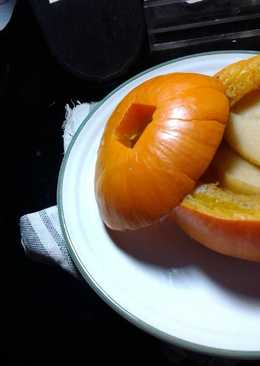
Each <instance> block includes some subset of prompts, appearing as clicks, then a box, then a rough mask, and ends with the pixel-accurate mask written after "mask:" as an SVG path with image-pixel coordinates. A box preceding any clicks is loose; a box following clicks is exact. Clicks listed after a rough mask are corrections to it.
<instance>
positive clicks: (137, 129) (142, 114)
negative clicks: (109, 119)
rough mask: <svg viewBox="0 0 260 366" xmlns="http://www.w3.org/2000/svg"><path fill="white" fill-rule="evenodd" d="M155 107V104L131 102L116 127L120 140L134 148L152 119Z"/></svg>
mask: <svg viewBox="0 0 260 366" xmlns="http://www.w3.org/2000/svg"><path fill="white" fill-rule="evenodd" d="M155 109H156V107H155V106H154V105H147V104H140V103H133V104H131V105H130V107H129V108H128V109H127V111H126V113H125V114H124V117H123V118H122V120H121V122H120V123H119V125H118V127H117V129H116V135H117V138H118V140H119V141H120V142H121V143H122V144H124V145H125V146H126V147H129V148H133V147H134V146H135V144H136V143H137V141H138V140H139V138H140V136H141V135H142V133H143V132H144V130H145V128H146V127H147V125H148V124H149V123H150V122H151V121H152V117H153V113H154V111H155Z"/></svg>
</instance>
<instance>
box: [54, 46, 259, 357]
mask: <svg viewBox="0 0 260 366" xmlns="http://www.w3.org/2000/svg"><path fill="white" fill-rule="evenodd" d="M234 53H242V54H249V55H250V54H251V55H252V54H255V55H257V54H260V51H256V50H220V51H209V52H199V53H195V54H191V55H187V56H183V57H177V58H174V59H170V60H167V61H165V62H162V63H159V64H157V65H155V66H153V67H150V68H148V69H145V70H143V71H142V72H140V73H138V74H136V75H134V76H133V77H131V78H129V79H127V80H126V81H125V82H123V83H121V84H120V85H119V86H117V87H116V88H115V89H113V90H112V91H111V92H110V93H109V94H108V95H106V96H105V97H104V98H103V99H102V100H101V101H99V102H97V104H96V105H95V107H94V108H93V109H92V110H91V111H90V112H89V114H88V115H87V117H86V118H85V119H84V120H83V121H82V123H81V124H80V126H79V128H78V129H77V131H76V133H75V134H74V136H73V137H72V139H71V141H70V144H69V146H68V148H67V150H66V152H65V154H64V156H63V160H62V163H61V166H60V170H59V175H58V183H57V193H56V194H57V196H56V197H57V207H58V216H59V221H60V226H61V230H62V234H63V237H64V239H65V245H66V248H67V250H68V252H69V254H70V256H71V258H72V260H73V262H74V264H75V266H76V268H77V270H78V271H79V272H80V274H81V275H82V277H83V278H84V280H85V281H86V282H87V283H88V284H89V285H90V287H91V288H92V289H93V290H94V291H95V292H96V293H97V295H98V296H99V297H101V299H102V300H103V301H104V302H105V303H106V304H108V305H109V306H110V307H111V308H112V309H113V310H115V311H116V312H117V313H119V314H120V315H121V316H122V317H123V318H124V319H126V320H128V321H129V322H131V323H132V324H134V325H135V326H137V327H138V328H140V329H142V330H143V331H145V332H147V333H148V334H150V335H152V336H155V337H156V338H158V339H159V340H163V341H166V342H167V343H169V344H170V345H171V344H172V345H176V346H179V347H182V348H185V349H187V350H190V351H195V352H200V353H205V354H210V355H215V356H220V357H229V358H240V359H260V350H259V351H238V350H229V349H221V348H217V347H210V346H205V345H201V344H199V343H195V342H190V341H186V340H184V339H181V338H179V337H176V336H173V335H170V334H168V333H166V332H164V331H161V330H159V329H157V328H155V327H153V326H152V325H150V324H148V323H146V322H145V321H143V320H142V319H139V318H138V317H136V316H135V315H134V314H132V313H130V312H128V311H127V310H126V309H124V308H123V307H122V306H121V305H120V304H119V303H117V302H116V301H115V300H114V299H113V298H111V296H110V295H109V294H108V293H107V292H106V291H105V290H104V289H102V288H101V286H100V285H99V284H98V283H97V282H96V280H95V279H94V278H93V277H92V275H91V273H90V272H88V271H87V269H84V266H83V264H82V261H81V259H80V258H79V257H78V255H77V253H76V252H75V250H74V246H73V241H72V239H71V238H70V235H69V232H68V228H67V225H66V221H65V214H64V209H63V200H62V191H63V182H64V175H65V170H66V166H67V162H68V159H69V156H70V152H71V150H72V148H73V146H74V144H75V142H76V140H77V138H78V136H79V135H80V133H81V131H82V129H83V128H84V127H85V125H86V124H87V122H88V121H89V119H90V118H91V117H92V115H93V114H94V113H95V112H96V111H97V110H98V109H99V108H100V106H101V105H102V104H104V103H105V102H106V101H107V100H108V99H109V98H110V97H111V96H112V95H114V94H115V93H116V92H117V91H118V90H120V89H121V88H123V87H124V86H126V85H127V84H129V83H131V82H132V81H134V80H136V79H138V78H139V77H141V76H143V75H145V74H146V73H148V72H150V71H153V70H156V69H159V68H161V67H162V66H166V65H169V64H174V63H176V62H179V61H181V60H187V59H190V58H196V57H201V56H205V55H220V54H234Z"/></svg>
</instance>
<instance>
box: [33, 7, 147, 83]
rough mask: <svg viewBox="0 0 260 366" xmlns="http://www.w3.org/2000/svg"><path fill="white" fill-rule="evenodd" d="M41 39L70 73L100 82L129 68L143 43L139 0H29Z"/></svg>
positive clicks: (142, 23) (141, 9)
mask: <svg viewBox="0 0 260 366" xmlns="http://www.w3.org/2000/svg"><path fill="white" fill-rule="evenodd" d="M30 3H31V6H32V8H33V11H34V14H35V17H36V19H37V21H38V22H39V25H40V27H41V29H42V32H43V35H44V37H45V41H46V43H47V44H48V46H49V47H50V50H51V52H52V54H53V55H54V57H55V58H56V60H57V61H58V63H60V64H61V65H62V66H63V67H64V68H65V69H66V70H68V71H69V72H71V73H73V74H74V75H76V76H78V77H80V78H83V79H85V80H88V81H92V82H96V83H97V82H98V83H102V82H103V83H104V82H107V81H111V80H115V79H116V78H118V77H119V76H121V75H124V74H126V73H127V72H129V68H130V67H132V66H133V65H134V64H135V63H136V62H137V61H138V59H139V56H140V52H141V51H142V47H143V46H144V38H145V24H144V16H143V8H142V1H141V0H131V1H122V0H98V1H97V0H87V1H86V0H58V1H57V0H56V1H51V0H46V1H39V0H30Z"/></svg>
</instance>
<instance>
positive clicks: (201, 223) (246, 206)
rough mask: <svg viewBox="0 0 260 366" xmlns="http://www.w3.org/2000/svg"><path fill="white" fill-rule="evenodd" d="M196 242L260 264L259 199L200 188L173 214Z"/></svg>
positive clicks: (226, 191)
mask: <svg viewBox="0 0 260 366" xmlns="http://www.w3.org/2000/svg"><path fill="white" fill-rule="evenodd" d="M172 216H173V218H174V220H175V221H176V222H177V223H178V225H179V226H180V227H181V228H182V229H183V230H184V231H185V232H186V233H187V234H188V235H189V236H190V237H191V238H193V239H195V240H196V241H198V242H200V243H201V244H203V245H205V246H206V247H208V248H209V249H211V250H214V251H216V252H218V253H221V254H225V255H228V256H233V257H237V258H242V259H247V260H251V261H257V262H260V240H259V234H260V197H259V196H258V195H256V196H248V195H242V194H238V193H233V192H231V191H229V190H226V189H224V188H220V187H218V186H217V185H215V184H201V185H199V186H198V187H197V188H196V189H195V190H194V192H193V193H192V194H190V195H188V196H187V197H185V199H184V200H183V202H182V204H181V205H180V206H178V207H177V208H175V210H174V212H173V214H172Z"/></svg>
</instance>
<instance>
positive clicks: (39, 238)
mask: <svg viewBox="0 0 260 366" xmlns="http://www.w3.org/2000/svg"><path fill="white" fill-rule="evenodd" d="M95 104H96V103H91V104H88V103H84V104H78V105H76V106H75V107H74V108H70V107H69V106H68V105H66V113H65V121H64V124H63V131H64V132H63V141H64V151H66V149H67V147H68V145H69V143H70V141H71V138H72V136H73V135H74V133H75V132H76V131H77V129H78V127H79V126H80V124H81V122H82V121H83V120H84V119H85V118H86V117H87V115H88V113H89V112H90V110H91V109H92V108H93V106H94V105H95ZM20 233H21V242H22V245H23V248H24V251H25V253H26V255H27V256H28V257H30V258H31V259H33V260H37V261H40V262H43V263H52V264H56V265H59V266H60V267H62V268H63V269H64V270H66V271H68V272H69V273H71V274H72V275H74V276H76V277H77V276H78V271H77V269H76V267H75V265H74V263H73V262H72V260H71V258H70V255H69V252H68V250H67V247H66V243H65V239H64V238H63V235H62V231H61V227H60V222H59V217H58V209H57V207H56V206H53V207H49V208H46V209H44V210H41V211H38V212H33V213H30V214H27V215H24V216H22V217H21V218H20Z"/></svg>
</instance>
